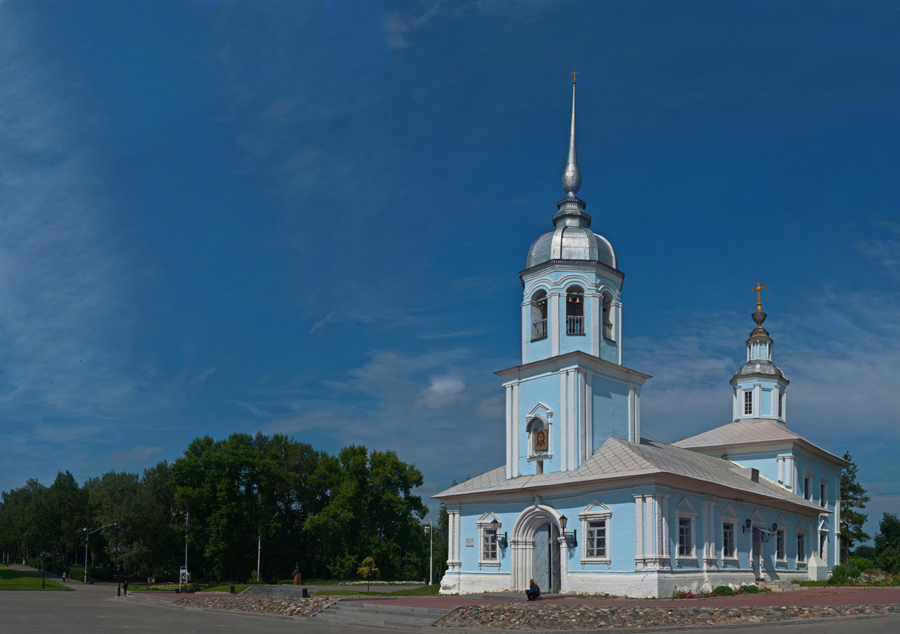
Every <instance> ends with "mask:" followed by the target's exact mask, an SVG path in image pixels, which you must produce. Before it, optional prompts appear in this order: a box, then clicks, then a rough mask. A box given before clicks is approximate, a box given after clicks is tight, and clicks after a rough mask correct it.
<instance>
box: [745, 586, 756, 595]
mask: <svg viewBox="0 0 900 634" xmlns="http://www.w3.org/2000/svg"><path fill="white" fill-rule="evenodd" d="M741 590H743V591H744V592H745V593H747V594H758V593H759V587H758V586H741Z"/></svg>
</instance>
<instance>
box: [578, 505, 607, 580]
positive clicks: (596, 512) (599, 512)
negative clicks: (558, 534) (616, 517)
mask: <svg viewBox="0 0 900 634" xmlns="http://www.w3.org/2000/svg"><path fill="white" fill-rule="evenodd" d="M578 517H579V518H580V519H581V535H582V538H581V565H582V566H584V565H585V564H606V565H607V566H609V565H610V564H611V563H612V557H611V550H610V542H611V539H610V535H611V533H612V510H610V508H609V507H608V506H606V505H605V504H603V503H602V502H600V501H599V500H593V501H592V502H591V503H590V504H588V505H587V507H585V509H584V510H583V511H582V512H581V513H579V514H578ZM599 521H604V522H606V530H605V537H606V543H605V548H604V552H605V553H606V555H605V556H603V557H588V554H587V552H588V551H587V543H588V522H599Z"/></svg>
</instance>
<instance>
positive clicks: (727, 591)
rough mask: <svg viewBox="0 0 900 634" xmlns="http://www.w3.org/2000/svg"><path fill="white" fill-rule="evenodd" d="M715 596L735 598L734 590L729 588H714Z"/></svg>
mask: <svg viewBox="0 0 900 634" xmlns="http://www.w3.org/2000/svg"><path fill="white" fill-rule="evenodd" d="M713 594H724V595H725V596H728V597H733V596H734V590H732V589H731V588H729V587H728V586H716V587H715V588H713Z"/></svg>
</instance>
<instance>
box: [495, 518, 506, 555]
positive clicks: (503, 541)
mask: <svg viewBox="0 0 900 634" xmlns="http://www.w3.org/2000/svg"><path fill="white" fill-rule="evenodd" d="M491 528H492V529H493V530H494V535H496V536H497V545H498V546H499V547H500V548H506V547H507V546H508V545H509V542H507V540H506V538H507V533H503V535H500V522H498V521H497V520H496V519H494V521H493V522H491Z"/></svg>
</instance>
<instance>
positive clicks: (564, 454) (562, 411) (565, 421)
mask: <svg viewBox="0 0 900 634" xmlns="http://www.w3.org/2000/svg"><path fill="white" fill-rule="evenodd" d="M568 383H569V374H568V372H560V373H559V470H560V471H566V470H567V469H568V468H567V466H566V465H568V464H569V462H568V460H569V442H568V438H569V405H568V403H569V398H568V397H569V389H568Z"/></svg>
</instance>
